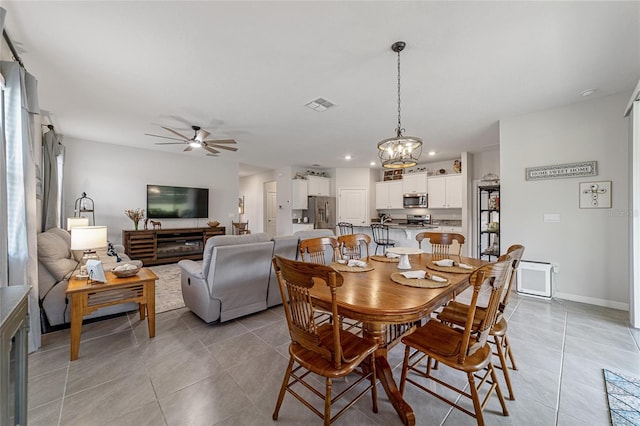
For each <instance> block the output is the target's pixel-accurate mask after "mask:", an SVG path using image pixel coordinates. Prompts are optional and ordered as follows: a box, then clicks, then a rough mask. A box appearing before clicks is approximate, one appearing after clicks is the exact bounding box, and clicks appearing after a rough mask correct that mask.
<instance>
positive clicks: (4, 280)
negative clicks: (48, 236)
mask: <svg viewBox="0 0 640 426" xmlns="http://www.w3.org/2000/svg"><path fill="white" fill-rule="evenodd" d="M6 14H7V11H6V10H4V9H3V8H0V34H1V33H2V31H3V30H4V18H5V16H6ZM2 83H3V84H2V92H0V93H1V94H2V95H1V96H0V146H1V148H2V149H0V230H2V234H0V235H2V237H0V287H4V286H7V285H8V280H9V252H8V238H7V233H6V232H5V230H6V229H7V224H8V217H7V215H8V209H7V205H8V204H7V157H6V154H5V151H6V146H7V145H6V142H5V139H4V119H3V118H2V117H4V106H3V105H2V99H3V98H4V77H3V78H2Z"/></svg>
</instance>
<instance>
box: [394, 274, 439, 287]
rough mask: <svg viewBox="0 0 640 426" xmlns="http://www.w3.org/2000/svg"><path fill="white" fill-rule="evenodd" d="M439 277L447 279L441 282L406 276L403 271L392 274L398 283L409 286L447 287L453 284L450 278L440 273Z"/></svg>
mask: <svg viewBox="0 0 640 426" xmlns="http://www.w3.org/2000/svg"><path fill="white" fill-rule="evenodd" d="M438 277H440V278H445V279H446V280H447V281H446V282H440V281H431V280H430V279H426V278H425V279H422V278H405V276H404V275H402V272H394V273H393V274H391V281H393V282H396V283H398V284H402V285H407V286H409V287H421V288H440V287H446V286H448V285H449V284H451V281H449V279H448V278H446V277H442V276H440V275H438Z"/></svg>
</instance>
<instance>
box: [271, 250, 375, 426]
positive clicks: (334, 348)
mask: <svg viewBox="0 0 640 426" xmlns="http://www.w3.org/2000/svg"><path fill="white" fill-rule="evenodd" d="M273 265H274V269H275V271H276V276H277V277H278V283H279V286H280V292H281V295H282V300H287V299H288V300H289V303H285V304H283V307H284V312H285V316H286V319H287V326H288V328H289V335H290V336H291V343H290V344H289V365H288V366H287V370H286V372H285V375H284V379H283V381H282V386H281V388H280V393H279V394H278V400H277V402H276V407H275V410H274V412H273V420H277V419H278V413H279V411H280V407H281V405H282V401H283V399H284V395H285V392H289V393H291V394H292V395H293V396H294V397H296V398H297V399H298V400H299V401H300V402H302V403H303V404H304V405H305V406H306V407H307V408H309V409H310V410H311V411H312V412H314V413H315V414H316V415H318V416H319V417H320V418H322V419H323V420H324V424H325V425H329V424H331V423H332V422H334V421H335V420H337V419H338V418H340V416H342V414H344V412H345V411H346V410H347V409H348V408H349V407H351V406H352V405H353V404H355V403H356V402H357V401H358V400H359V399H360V398H362V397H363V396H364V395H365V394H366V393H367V392H368V391H369V390H370V391H371V399H372V403H373V412H374V413H377V412H378V395H377V390H376V381H377V379H376V363H375V351H376V349H377V347H378V345H377V343H375V342H373V341H371V340H369V339H364V338H361V337H358V336H356V335H355V334H353V333H350V332H349V331H346V330H343V329H341V328H340V325H339V323H338V322H337V321H334V322H333V323H331V324H329V323H324V324H317V323H316V322H315V317H316V315H315V311H316V306H315V304H314V302H313V298H312V297H311V289H312V288H313V287H314V286H324V285H326V286H327V287H328V288H329V291H330V293H331V312H332V314H333V316H334V317H337V316H338V305H337V299H336V290H337V288H339V287H340V286H342V284H343V277H342V275H341V274H340V273H339V272H337V271H335V270H334V269H333V268H331V267H330V266H326V265H318V264H311V263H305V262H297V261H295V260H290V259H285V258H283V257H280V256H275V257H274V259H273ZM363 363H366V366H365V367H364V368H363V367H362V364H363ZM294 364H297V366H296V367H295V368H294ZM358 367H360V368H359V369H358ZM309 373H314V374H315V375H318V376H320V377H324V379H325V380H324V382H325V384H324V392H321V391H320V390H319V389H317V381H316V380H307V379H306V377H307V375H309ZM352 373H354V379H353V382H352V383H351V376H350V379H349V380H345V381H344V382H345V383H348V386H347V387H346V389H344V390H342V389H341V390H340V392H339V393H338V394H337V395H336V396H335V397H332V383H333V381H334V380H336V379H342V378H344V377H346V376H349V375H351V374H352ZM355 375H357V376H358V377H355ZM311 379H313V377H311ZM366 380H369V382H368V384H367V386H366V387H364V389H363V386H362V385H361V383H363V382H365V381H366ZM296 384H298V386H296ZM314 384H315V385H316V386H314ZM302 386H304V387H306V388H307V389H309V390H311V391H312V392H313V394H315V395H316V396H318V397H320V398H322V399H324V412H320V411H319V410H318V409H317V408H316V407H314V406H313V405H312V404H311V403H310V402H309V401H307V400H306V399H305V398H304V397H303V395H302V394H301V393H299V390H300V389H303V388H302ZM356 388H357V389H356ZM353 391H355V393H356V395H355V397H353V398H352V400H351V401H350V402H348V403H346V405H343V406H342V408H341V409H340V411H338V412H337V413H336V414H334V415H333V417H332V416H331V406H332V404H333V403H335V402H336V401H338V400H340V399H341V398H343V397H344V396H347V395H348V394H353ZM309 396H311V394H309Z"/></svg>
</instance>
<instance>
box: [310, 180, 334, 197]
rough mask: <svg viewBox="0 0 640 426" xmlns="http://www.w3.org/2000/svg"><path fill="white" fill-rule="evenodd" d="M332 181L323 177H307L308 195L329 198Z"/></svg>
mask: <svg viewBox="0 0 640 426" xmlns="http://www.w3.org/2000/svg"><path fill="white" fill-rule="evenodd" d="M330 192H331V179H330V178H326V177H321V176H307V195H324V196H327V197H328V196H329V195H330Z"/></svg>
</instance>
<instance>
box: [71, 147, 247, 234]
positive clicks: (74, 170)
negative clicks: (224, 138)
mask: <svg viewBox="0 0 640 426" xmlns="http://www.w3.org/2000/svg"><path fill="white" fill-rule="evenodd" d="M62 143H63V145H65V147H66V158H65V166H64V173H65V174H64V194H65V202H64V217H70V216H73V207H74V202H75V200H76V198H78V197H80V196H81V194H82V192H86V193H87V196H88V197H90V198H92V199H93V200H94V202H95V210H96V212H95V215H96V224H97V225H107V226H108V232H109V240H110V241H112V242H117V243H121V241H122V230H123V229H133V222H131V220H130V219H129V218H128V217H127V216H126V215H125V214H124V211H125V210H126V209H135V208H140V209H146V203H147V192H146V191H147V184H157V185H175V186H193V187H199V188H209V219H162V220H161V222H162V227H163V228H188V227H202V226H207V221H209V220H217V221H219V222H220V223H221V225H222V226H226V227H227V233H229V234H230V233H231V220H232V218H236V217H237V215H238V171H239V168H238V163H237V162H234V161H230V160H229V159H227V158H225V159H219V158H213V157H206V156H204V155H198V154H197V153H191V154H190V155H184V154H172V153H165V152H159V151H149V150H143V149H136V148H129V147H125V146H121V145H111V144H104V143H98V142H88V141H80V140H74V139H67V138H65V139H64V140H63V141H62ZM140 225H141V227H140V229H142V223H141V224H140Z"/></svg>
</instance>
